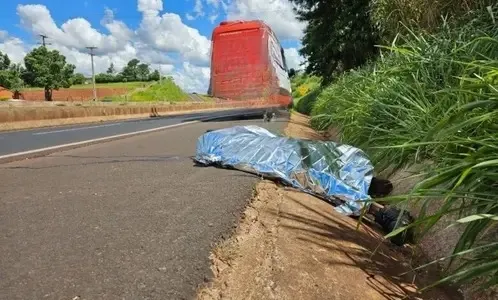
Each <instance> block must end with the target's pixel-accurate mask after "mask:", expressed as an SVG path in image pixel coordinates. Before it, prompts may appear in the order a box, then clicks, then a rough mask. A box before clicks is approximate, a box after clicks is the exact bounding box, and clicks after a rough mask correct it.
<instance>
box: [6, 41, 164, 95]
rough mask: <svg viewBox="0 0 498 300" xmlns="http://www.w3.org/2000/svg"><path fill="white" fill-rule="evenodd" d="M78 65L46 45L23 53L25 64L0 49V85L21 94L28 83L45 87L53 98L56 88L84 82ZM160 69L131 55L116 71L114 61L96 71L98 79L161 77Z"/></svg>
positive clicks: (124, 79) (154, 79) (147, 78)
mask: <svg viewBox="0 0 498 300" xmlns="http://www.w3.org/2000/svg"><path fill="white" fill-rule="evenodd" d="M75 69H76V66H75V65H73V64H69V63H67V61H66V57H65V56H64V55H62V54H61V53H59V51H57V50H49V49H47V48H46V47H45V46H40V47H38V48H34V49H33V50H32V51H31V52H29V53H28V54H27V55H26V56H25V57H24V66H23V65H22V64H20V63H18V64H16V63H13V62H12V61H11V60H10V58H9V56H8V55H7V54H4V53H2V52H0V86H3V87H5V88H7V89H9V90H12V91H13V92H14V93H15V94H19V93H20V91H21V90H22V89H23V88H25V87H40V88H43V89H44V93H45V100H47V101H51V100H52V93H53V91H54V90H58V89H60V88H69V87H71V86H72V85H75V84H84V83H85V82H86V81H87V78H86V77H85V76H84V75H83V74H81V73H75V72H74V71H75ZM160 77H161V75H160V73H159V71H158V70H154V71H151V69H150V67H149V65H148V64H145V63H141V62H140V61H139V60H138V59H136V58H135V59H132V60H130V61H129V62H128V64H127V65H126V66H125V67H124V68H123V69H122V70H121V72H117V71H116V69H115V67H114V64H112V63H111V65H110V66H109V69H108V70H107V72H106V73H101V74H97V75H96V76H95V81H96V82H97V83H112V82H130V81H158V80H160Z"/></svg>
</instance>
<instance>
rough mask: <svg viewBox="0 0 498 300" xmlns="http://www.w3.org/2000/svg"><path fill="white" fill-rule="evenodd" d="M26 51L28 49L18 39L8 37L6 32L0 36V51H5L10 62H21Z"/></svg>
mask: <svg viewBox="0 0 498 300" xmlns="http://www.w3.org/2000/svg"><path fill="white" fill-rule="evenodd" d="M28 51H29V49H28V48H27V47H26V46H25V45H24V43H23V41H22V40H20V39H18V38H15V37H9V36H8V34H7V33H6V32H5V33H4V34H3V36H2V37H0V52H2V53H6V54H7V55H8V56H9V58H10V60H11V61H12V62H14V63H23V61H24V56H26V54H27V53H28Z"/></svg>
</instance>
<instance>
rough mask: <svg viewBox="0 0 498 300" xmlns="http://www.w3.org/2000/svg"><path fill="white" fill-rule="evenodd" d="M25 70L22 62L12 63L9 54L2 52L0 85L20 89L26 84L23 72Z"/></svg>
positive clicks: (0, 57)
mask: <svg viewBox="0 0 498 300" xmlns="http://www.w3.org/2000/svg"><path fill="white" fill-rule="evenodd" d="M23 72H24V69H23V67H22V66H21V65H20V64H11V60H10V58H9V56H8V55H7V54H2V52H0V86H2V87H4V88H7V89H9V90H13V91H19V90H20V89H21V88H22V86H23V85H24V82H23V80H22V79H21V74H22V73H23Z"/></svg>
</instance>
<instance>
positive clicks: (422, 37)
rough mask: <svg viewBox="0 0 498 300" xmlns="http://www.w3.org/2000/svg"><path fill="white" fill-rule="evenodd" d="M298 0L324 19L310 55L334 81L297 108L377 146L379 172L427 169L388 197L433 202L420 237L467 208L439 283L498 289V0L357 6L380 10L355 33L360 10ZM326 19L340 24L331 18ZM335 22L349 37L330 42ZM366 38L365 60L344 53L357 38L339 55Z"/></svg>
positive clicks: (311, 39)
mask: <svg viewBox="0 0 498 300" xmlns="http://www.w3.org/2000/svg"><path fill="white" fill-rule="evenodd" d="M294 2H296V3H298V4H300V5H301V9H302V10H301V12H300V16H301V18H303V19H304V20H308V21H313V22H311V23H310V24H312V25H309V26H308V29H311V30H307V31H306V33H305V37H304V39H303V49H302V50H301V53H302V54H303V55H304V56H305V57H307V58H308V60H309V61H310V66H309V67H308V68H307V70H306V71H307V73H309V74H313V75H317V76H320V77H321V78H324V80H322V81H321V83H322V84H321V86H320V87H315V88H314V89H306V90H307V91H308V93H307V94H306V95H305V96H304V97H303V96H302V95H299V96H300V97H297V98H298V99H299V100H298V101H296V106H295V109H296V110H298V111H299V112H302V113H306V114H309V115H311V116H312V118H311V123H312V126H313V127H314V128H315V129H318V130H328V129H330V128H335V129H339V130H340V133H341V135H340V136H341V141H342V142H344V143H348V144H352V145H355V146H357V147H359V148H361V149H363V150H364V151H366V153H367V154H368V155H369V157H370V158H371V159H372V161H373V163H374V164H375V166H376V170H377V171H378V172H380V171H383V170H386V169H388V168H392V169H394V170H399V169H401V168H404V167H408V166H412V165H426V166H427V168H426V169H424V171H423V172H422V173H420V174H418V175H417V176H418V178H419V183H418V184H417V185H416V186H415V187H414V188H413V189H412V190H411V192H410V193H409V194H407V195H401V196H396V197H391V198H387V199H383V201H389V202H390V203H391V204H393V205H397V206H402V207H421V209H420V211H419V217H418V219H417V221H416V222H415V223H414V224H413V226H414V227H415V229H416V232H417V236H418V238H422V237H423V236H424V235H425V234H427V233H428V232H429V230H430V229H431V228H433V226H435V225H436V224H437V223H438V222H440V221H441V219H442V218H443V217H444V216H446V215H449V214H457V215H458V217H457V219H456V221H455V222H454V224H453V225H458V226H464V228H465V229H464V230H463V231H462V233H461V235H460V237H459V241H458V243H457V245H456V247H455V248H454V250H453V253H452V255H451V256H449V257H447V258H445V259H441V260H440V261H438V262H444V263H445V266H446V268H445V270H444V271H445V276H446V277H444V278H443V279H441V280H440V281H438V282H435V283H434V284H435V285H437V284H441V283H453V284H462V283H468V282H473V283H476V282H477V283H479V284H476V286H477V285H478V286H480V287H481V288H489V287H491V286H496V284H497V283H498V241H497V239H496V237H497V236H498V233H497V231H496V228H497V227H496V225H497V223H498V6H497V5H496V3H495V2H494V1H484V0H483V1H479V0H478V1H465V0H454V1H449V2H451V3H446V2H445V5H444V6H443V5H440V4H438V3H439V2H433V1H428V0H427V1H425V0H419V1H408V0H405V1H395V0H377V1H372V2H370V1H353V2H354V4H351V6H352V7H354V6H355V5H356V6H359V7H362V9H363V8H364V9H366V8H368V9H366V10H360V11H364V12H365V13H364V14H363V15H362V16H363V19H362V20H363V22H365V25H364V26H359V27H358V28H350V27H348V26H347V25H344V24H348V22H347V20H348V18H349V19H351V18H353V16H352V15H348V11H351V8H349V9H344V8H341V9H342V10H339V9H336V8H331V7H330V5H332V4H327V2H319V4H318V5H317V6H316V7H315V8H314V9H313V10H311V7H312V5H313V3H314V2H316V1H305V0H295V1H294ZM330 3H331V2H330ZM446 4H449V5H446ZM325 12H327V13H325ZM331 12H332V13H331ZM334 13H335V14H337V16H336V15H334ZM326 19H328V20H336V21H332V22H331V23H326V21H325V20H326ZM327 26H331V28H343V30H342V31H341V32H342V35H341V36H340V37H333V36H332V37H330V38H328V39H326V40H325V39H322V40H320V39H319V32H322V33H323V32H329V31H332V30H329V31H327V30H325V28H326V27H327ZM334 26H336V27H334ZM310 27H311V28H310ZM366 28H370V30H372V32H371V33H370V34H368V35H364V33H365V32H364V31H365V30H366ZM357 35H360V36H364V37H366V38H368V41H367V42H366V43H362V44H358V43H357V42H351V43H356V45H349V47H353V48H354V49H355V51H359V50H360V49H361V47H365V49H367V53H368V57H365V59H362V60H361V61H356V62H355V63H350V62H348V60H349V59H350V58H349V57H348V53H347V52H343V51H342V48H341V47H348V45H347V43H346V44H342V46H339V47H340V48H341V49H335V50H334V49H332V50H330V48H331V47H332V48H334V47H338V46H337V45H338V44H335V43H334V42H333V41H338V40H343V39H348V38H350V39H351V40H353V41H355V38H354V37H355V36H357ZM370 37H375V38H374V42H373V43H375V45H376V46H375V50H372V49H371V48H370V44H368V43H369V42H370V41H371V40H370V39H369V38H370ZM334 38H335V40H334ZM331 41H332V42H331ZM356 41H358V40H357V39H356ZM363 42H365V40H363ZM379 45H380V46H379ZM356 47H359V48H356ZM315 49H329V50H330V51H331V53H336V56H335V57H329V59H327V60H323V59H322V58H320V57H319V54H318V55H317V54H316V53H317V52H316V51H315ZM323 51H325V50H323ZM353 52H354V51H353ZM293 82H294V84H295V85H296V89H297V90H299V88H300V86H302V85H303V84H305V83H304V82H305V81H302V78H299V77H298V76H294V77H293ZM434 201H437V203H440V204H439V205H438V207H439V209H438V210H437V211H436V212H431V213H428V212H427V207H428V206H431V204H432V202H434ZM453 225H451V226H453ZM406 229H407V228H400V229H399V230H396V231H395V232H393V233H392V234H399V233H401V232H402V231H404V230H406ZM448 262H449V263H448ZM422 267H424V266H422Z"/></svg>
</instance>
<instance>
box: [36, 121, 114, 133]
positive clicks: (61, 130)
mask: <svg viewBox="0 0 498 300" xmlns="http://www.w3.org/2000/svg"><path fill="white" fill-rule="evenodd" d="M121 124H122V123H112V124H105V125H95V126H87V127H79V128H68V129H60V130H53V131H44V132H36V133H32V135H44V134H52V133H60V132H67V131H78V130H86V129H93V128H100V127H111V126H117V125H121Z"/></svg>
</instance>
